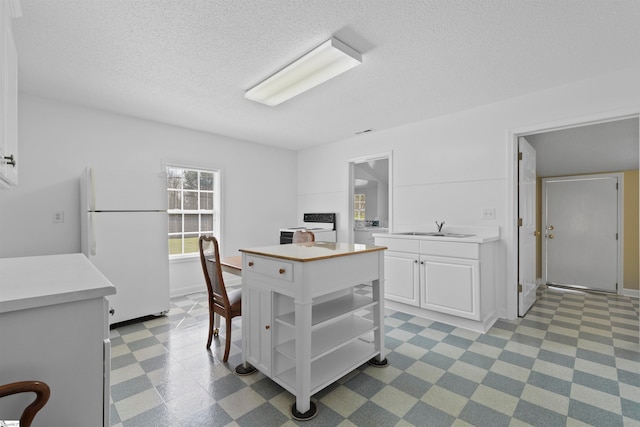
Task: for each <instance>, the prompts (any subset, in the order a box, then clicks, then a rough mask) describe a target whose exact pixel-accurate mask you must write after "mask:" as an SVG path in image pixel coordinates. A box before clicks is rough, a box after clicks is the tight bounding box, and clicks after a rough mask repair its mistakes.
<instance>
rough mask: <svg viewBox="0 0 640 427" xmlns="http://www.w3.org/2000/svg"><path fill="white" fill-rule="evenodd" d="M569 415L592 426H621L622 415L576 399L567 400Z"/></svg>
mask: <svg viewBox="0 0 640 427" xmlns="http://www.w3.org/2000/svg"><path fill="white" fill-rule="evenodd" d="M568 416H569V417H571V418H575V419H576V420H579V421H582V422H584V423H587V424H590V425H593V426H607V427H622V426H623V422H622V415H620V414H614V413H613V412H609V411H605V410H604V409H600V408H596V407H595V406H592V405H588V404H586V403H583V402H580V401H578V400H573V399H571V401H570V402H569V414H568Z"/></svg>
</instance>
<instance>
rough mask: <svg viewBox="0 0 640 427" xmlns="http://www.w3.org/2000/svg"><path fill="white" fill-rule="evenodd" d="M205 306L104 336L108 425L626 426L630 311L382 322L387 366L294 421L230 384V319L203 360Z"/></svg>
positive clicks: (605, 306)
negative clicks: (476, 322)
mask: <svg viewBox="0 0 640 427" xmlns="http://www.w3.org/2000/svg"><path fill="white" fill-rule="evenodd" d="M367 291H368V288H367V287H363V288H362V289H360V290H359V292H367ZM206 304H207V302H206V294H194V295H189V296H186V297H180V298H176V299H173V300H172V306H171V311H170V312H169V314H168V316H166V317H161V318H153V319H151V320H147V321H143V322H138V323H131V324H127V325H122V326H120V327H118V328H116V329H112V331H111V339H112V372H111V400H112V404H111V420H112V425H113V426H125V427H128V426H154V427H155V426H163V427H164V426H182V427H185V426H261V427H263V426H294V425H304V426H309V427H311V426H338V425H339V426H374V425H375V426H411V425H413V426H426V425H429V426H451V425H460V426H462V425H477V426H492V427H498V426H526V425H533V426H565V425H572V426H573V425H594V426H639V425H640V345H639V343H638V335H639V325H638V319H639V308H638V300H637V299H633V298H627V297H622V296H616V295H606V294H595V293H589V294H588V293H580V292H574V291H562V290H557V289H553V288H544V287H543V288H542V289H540V290H539V298H538V301H537V302H536V304H535V305H534V307H533V308H532V309H531V310H530V312H529V313H528V314H527V315H526V316H525V317H524V318H522V319H517V320H514V321H502V320H500V321H498V322H497V323H496V324H495V326H494V327H493V328H492V329H491V330H490V331H489V332H488V333H486V334H479V333H475V332H470V331H468V330H465V329H460V328H455V327H452V326H449V325H446V324H443V323H438V322H431V321H429V320H425V319H422V318H419V317H414V316H411V315H408V314H405V313H400V312H391V311H389V312H387V313H386V319H385V326H386V347H387V349H388V351H389V354H388V360H389V362H390V366H389V367H387V368H383V369H381V368H375V367H370V366H367V365H363V366H361V367H359V368H358V369H356V370H355V371H353V372H352V373H350V374H349V375H347V376H345V377H343V378H341V379H340V380H338V381H337V382H336V383H334V384H332V385H330V386H329V387H327V388H326V389H324V390H322V391H321V392H319V393H317V394H316V395H314V396H313V397H312V400H313V401H314V402H315V403H316V405H317V406H318V409H319V411H318V415H317V416H316V417H315V418H314V419H312V420H310V421H305V422H298V421H295V420H293V419H292V418H291V415H290V406H291V404H292V403H293V402H294V397H293V396H292V395H291V394H290V393H289V392H287V391H285V390H284V389H282V388H281V387H280V386H278V385H277V384H275V383H274V382H272V381H271V380H270V379H269V378H267V377H265V376H264V375H262V374H261V373H257V374H254V375H250V376H246V377H239V376H237V375H235V373H234V371H233V369H234V367H235V366H236V365H237V364H239V363H240V362H241V355H240V353H241V351H240V339H241V329H240V322H241V318H236V319H234V321H233V331H232V338H233V342H232V346H231V356H230V358H229V363H227V364H225V363H222V361H221V359H222V353H223V350H224V337H222V336H221V337H220V338H219V339H217V340H214V345H212V349H211V351H210V352H209V351H206V350H205V343H206V339H207V330H208V324H207V322H208V314H207V306H206ZM220 330H221V334H222V331H224V329H223V328H221V329H220ZM214 347H215V348H214Z"/></svg>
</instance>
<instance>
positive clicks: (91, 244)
mask: <svg viewBox="0 0 640 427" xmlns="http://www.w3.org/2000/svg"><path fill="white" fill-rule="evenodd" d="M94 215H95V212H89V226H88V227H87V228H88V230H87V231H88V232H89V254H90V255H93V256H95V254H96V233H95V231H96V229H95V225H94V224H95V218H94Z"/></svg>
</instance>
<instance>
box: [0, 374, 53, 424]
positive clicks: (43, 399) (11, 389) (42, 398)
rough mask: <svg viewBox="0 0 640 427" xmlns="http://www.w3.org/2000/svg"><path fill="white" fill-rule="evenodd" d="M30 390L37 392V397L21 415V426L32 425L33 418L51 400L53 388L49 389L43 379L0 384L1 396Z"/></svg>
mask: <svg viewBox="0 0 640 427" xmlns="http://www.w3.org/2000/svg"><path fill="white" fill-rule="evenodd" d="M29 392H31V393H35V394H36V398H35V400H34V401H33V402H31V404H30V405H29V406H27V407H26V408H25V409H24V411H23V412H22V416H21V417H20V427H30V426H31V422H32V421H33V418H34V417H35V416H36V414H37V413H38V411H39V410H40V409H42V408H43V407H44V405H45V404H46V403H47V401H48V400H49V396H50V395H51V390H50V389H49V386H48V385H47V384H46V383H43V382H42V381H19V382H15V383H11V384H4V385H0V397H4V396H10V395H12V394H17V393H29Z"/></svg>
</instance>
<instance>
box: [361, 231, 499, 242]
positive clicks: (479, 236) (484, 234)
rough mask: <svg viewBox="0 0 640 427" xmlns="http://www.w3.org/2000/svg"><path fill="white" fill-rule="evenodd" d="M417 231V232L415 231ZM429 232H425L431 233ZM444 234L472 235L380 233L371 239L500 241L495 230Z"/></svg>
mask: <svg viewBox="0 0 640 427" xmlns="http://www.w3.org/2000/svg"><path fill="white" fill-rule="evenodd" d="M416 231H417V230H416ZM433 231H434V230H429V231H427V232H433ZM443 232H445V233H463V234H473V235H472V236H469V237H447V236H421V235H408V234H402V232H399V233H395V232H394V233H380V234H376V233H374V234H373V237H386V238H391V239H411V240H431V241H435V242H459V243H489V242H493V241H496V240H499V239H500V231H499V229H498V228H496V229H481V230H471V229H448V230H443Z"/></svg>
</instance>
